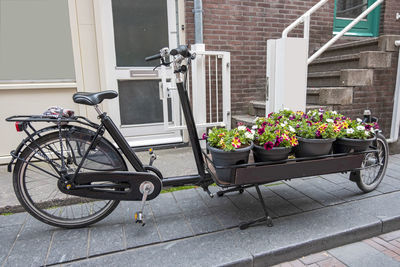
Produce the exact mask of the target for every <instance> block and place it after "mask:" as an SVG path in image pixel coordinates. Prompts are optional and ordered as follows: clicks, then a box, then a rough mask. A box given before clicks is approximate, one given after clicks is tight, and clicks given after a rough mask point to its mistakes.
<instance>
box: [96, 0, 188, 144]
mask: <svg viewBox="0 0 400 267" xmlns="http://www.w3.org/2000/svg"><path fill="white" fill-rule="evenodd" d="M169 1H174V2H175V10H176V14H175V17H176V27H177V29H179V30H178V31H177V32H176V36H177V37H176V38H177V42H178V43H181V44H182V43H185V34H184V28H185V24H184V21H185V20H184V15H185V12H184V0H169ZM93 10H94V11H93V13H94V20H95V22H94V23H95V28H96V45H97V54H98V62H99V79H100V87H101V88H100V90H102V91H103V90H116V91H117V88H118V82H117V79H118V77H117V75H116V73H115V70H114V66H116V58H115V52H111V51H115V43H114V27H113V26H112V25H110V23H109V22H110V21H112V12H110V10H112V6H111V0H93ZM168 15H169V16H170V15H173V14H171V13H170V11H168ZM170 43H171V42H170ZM169 45H170V44H169ZM144 56H145V55H144ZM143 69H144V70H147V69H149V68H146V67H144V68H143ZM178 105H179V103H178ZM115 107H118V108H117V110H118V111H117V112H118V113H117V114H116V116H115V117H116V119H114V121H115V124H116V125H117V126H118V127H119V128H120V126H121V121H120V114H119V112H120V110H119V98H116V99H114V100H110V101H107V102H106V103H105V104H103V108H104V110H105V111H108V112H110V111H111V110H115ZM162 124H163V122H161V123H160V125H162ZM166 131H167V130H166ZM180 136H181V138H180V140H178V139H177V138H174V137H172V136H170V137H169V136H168V135H166V136H165V140H163V141H161V140H158V142H154V144H157V143H160V144H161V143H174V142H182V137H183V135H182V134H181V135H180ZM152 138H154V136H143V138H140V139H141V140H139V138H135V137H128V143H130V144H131V145H132V144H134V145H135V146H141V145H147V144H148V140H151V139H152Z"/></svg>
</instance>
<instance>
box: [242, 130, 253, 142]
mask: <svg viewBox="0 0 400 267" xmlns="http://www.w3.org/2000/svg"><path fill="white" fill-rule="evenodd" d="M244 136H245V137H246V138H247V139H250V140H253V139H254V134H252V133H249V132H246V133H245V134H244Z"/></svg>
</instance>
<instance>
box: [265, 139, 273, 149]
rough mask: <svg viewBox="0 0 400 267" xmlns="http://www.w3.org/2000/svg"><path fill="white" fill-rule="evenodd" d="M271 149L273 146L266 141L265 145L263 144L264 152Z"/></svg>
mask: <svg viewBox="0 0 400 267" xmlns="http://www.w3.org/2000/svg"><path fill="white" fill-rule="evenodd" d="M272 148H274V144H273V143H272V142H271V141H268V142H267V143H265V144H264V149H265V150H271V149H272Z"/></svg>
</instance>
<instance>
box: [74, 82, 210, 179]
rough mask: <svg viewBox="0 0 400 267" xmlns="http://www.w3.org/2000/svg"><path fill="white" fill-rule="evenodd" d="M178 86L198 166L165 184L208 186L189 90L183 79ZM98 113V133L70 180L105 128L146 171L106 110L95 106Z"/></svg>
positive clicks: (141, 168) (137, 164)
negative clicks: (189, 173)
mask: <svg viewBox="0 0 400 267" xmlns="http://www.w3.org/2000/svg"><path fill="white" fill-rule="evenodd" d="M176 85H177V88H178V94H179V98H180V101H181V104H182V110H183V113H184V116H185V120H186V125H187V128H188V132H189V139H190V143H191V147H192V150H193V154H194V159H195V162H196V167H197V171H198V173H197V174H194V175H185V176H176V177H167V178H164V179H163V180H162V184H163V186H182V185H190V184H192V185H200V186H202V187H207V186H208V185H210V184H211V183H213V181H212V179H211V175H210V174H208V173H206V172H205V165H204V159H203V155H202V151H201V147H200V142H199V138H198V135H197V130H196V124H195V122H194V118H193V113H192V111H191V108H190V103H189V98H188V95H187V91H186V90H185V87H184V85H183V81H181V82H177V83H176ZM95 109H96V111H97V113H98V114H99V119H100V120H101V124H100V125H99V127H98V128H97V131H96V134H95V136H94V138H93V141H92V142H91V144H90V145H89V148H88V149H87V151H86V153H85V155H84V156H83V158H82V160H81V162H80V164H79V166H78V168H77V169H76V171H75V175H74V176H73V177H72V179H71V180H70V182H72V183H73V182H74V180H75V177H76V175H77V174H78V173H79V170H80V169H81V167H82V165H83V163H84V161H85V159H86V158H87V156H88V154H89V152H90V150H91V149H92V148H94V146H95V144H96V140H97V138H98V137H99V136H101V135H103V133H104V130H105V131H107V132H108V133H109V134H110V136H111V137H112V139H113V140H114V141H115V143H116V144H117V146H118V147H119V148H120V150H121V152H122V153H123V154H124V155H125V156H126V158H127V160H128V161H129V163H130V164H131V165H132V167H133V168H134V169H135V170H136V171H138V172H146V170H145V165H143V163H142V162H141V161H140V159H139V158H138V157H137V155H136V154H135V152H134V151H133V150H132V148H131V147H130V146H129V144H128V142H127V141H126V139H125V138H124V136H123V135H122V133H121V132H120V131H119V129H118V127H117V126H116V125H115V124H114V122H113V121H112V119H111V118H110V117H109V116H108V115H107V114H106V113H105V112H104V113H103V112H102V111H101V110H100V109H99V108H98V107H97V106H95Z"/></svg>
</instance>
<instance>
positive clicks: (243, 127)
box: [238, 125, 247, 131]
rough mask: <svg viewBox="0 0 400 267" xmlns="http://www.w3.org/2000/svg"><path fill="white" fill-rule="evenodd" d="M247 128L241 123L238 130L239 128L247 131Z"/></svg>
mask: <svg viewBox="0 0 400 267" xmlns="http://www.w3.org/2000/svg"><path fill="white" fill-rule="evenodd" d="M246 128H247V127H246V126H244V125H240V126H239V127H238V130H239V131H245V130H246Z"/></svg>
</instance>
